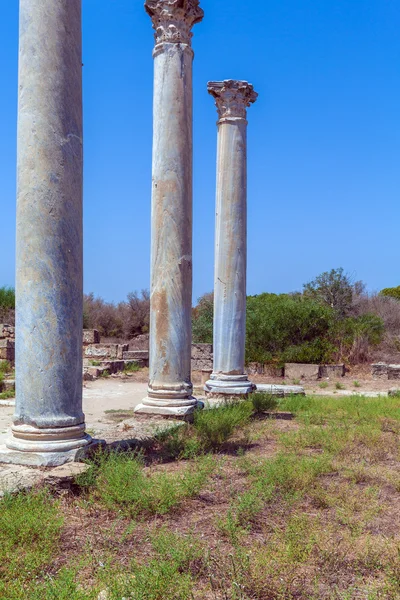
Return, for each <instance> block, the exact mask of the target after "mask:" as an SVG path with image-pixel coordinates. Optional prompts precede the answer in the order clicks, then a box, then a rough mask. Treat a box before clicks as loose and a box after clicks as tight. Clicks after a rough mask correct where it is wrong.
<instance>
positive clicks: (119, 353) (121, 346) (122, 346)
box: [117, 344, 129, 360]
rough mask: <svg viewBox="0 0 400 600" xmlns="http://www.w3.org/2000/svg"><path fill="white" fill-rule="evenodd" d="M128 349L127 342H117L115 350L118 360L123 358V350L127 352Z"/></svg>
mask: <svg viewBox="0 0 400 600" xmlns="http://www.w3.org/2000/svg"><path fill="white" fill-rule="evenodd" d="M128 350H129V344H119V346H118V350H117V358H118V359H119V360H123V358H124V352H127V351H128Z"/></svg>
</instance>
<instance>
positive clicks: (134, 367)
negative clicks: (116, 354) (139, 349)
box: [124, 362, 140, 373]
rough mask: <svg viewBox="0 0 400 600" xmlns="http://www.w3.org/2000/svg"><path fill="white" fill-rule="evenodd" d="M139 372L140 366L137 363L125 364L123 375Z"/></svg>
mask: <svg viewBox="0 0 400 600" xmlns="http://www.w3.org/2000/svg"><path fill="white" fill-rule="evenodd" d="M138 371H140V365H139V364H138V363H137V362H128V363H125V367H124V373H137V372H138Z"/></svg>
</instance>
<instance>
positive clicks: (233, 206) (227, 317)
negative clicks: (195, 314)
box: [206, 81, 257, 395]
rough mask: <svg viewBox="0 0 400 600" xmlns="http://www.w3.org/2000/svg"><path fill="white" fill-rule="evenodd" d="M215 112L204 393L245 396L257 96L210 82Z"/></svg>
mask: <svg viewBox="0 0 400 600" xmlns="http://www.w3.org/2000/svg"><path fill="white" fill-rule="evenodd" d="M208 89H209V92H210V93H211V94H212V95H213V96H214V97H215V99H216V104H217V108H218V112H219V117H220V118H219V121H218V153H217V196H216V236H215V237H216V239H215V277H214V369H213V374H212V376H211V380H210V381H209V382H207V384H206V391H207V392H210V393H215V394H228V395H234V394H247V393H249V392H250V391H252V389H253V384H251V383H250V382H249V381H248V378H247V375H246V374H245V368H244V366H245V341H246V266H247V121H246V107H247V106H249V105H250V103H251V102H254V101H255V99H256V97H257V95H256V94H255V92H254V91H253V87H252V86H250V85H249V84H247V83H246V82H234V81H225V82H212V83H209V86H208Z"/></svg>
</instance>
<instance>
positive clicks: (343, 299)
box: [303, 268, 365, 317]
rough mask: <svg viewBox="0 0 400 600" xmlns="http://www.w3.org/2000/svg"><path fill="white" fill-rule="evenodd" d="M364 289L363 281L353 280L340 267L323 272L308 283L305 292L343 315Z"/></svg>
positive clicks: (304, 288) (309, 296)
mask: <svg viewBox="0 0 400 600" xmlns="http://www.w3.org/2000/svg"><path fill="white" fill-rule="evenodd" d="M364 289H365V286H364V284H363V283H362V282H361V281H356V282H353V281H352V280H351V278H350V276H349V275H347V274H346V273H345V272H344V271H343V269H342V268H340V269H332V270H331V271H326V272H324V273H321V275H318V277H316V278H315V279H313V281H310V283H306V284H305V285H304V286H303V293H304V296H305V297H308V298H311V299H313V300H316V301H317V302H322V303H323V304H326V305H327V306H330V307H331V308H333V309H334V310H335V311H336V313H338V314H339V315H340V316H341V317H343V316H345V315H346V314H348V313H349V312H350V310H351V307H352V303H353V296H357V295H361V294H362V293H363V292H364Z"/></svg>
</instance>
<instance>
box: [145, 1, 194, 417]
mask: <svg viewBox="0 0 400 600" xmlns="http://www.w3.org/2000/svg"><path fill="white" fill-rule="evenodd" d="M145 8H146V11H147V13H148V14H149V15H150V17H151V20H152V23H153V28H154V29H155V32H156V33H155V48H154V53H153V57H154V106H153V115H154V116H153V118H154V124H153V188H152V211H151V221H152V223H151V227H152V233H151V300H150V381H149V388H148V395H147V397H146V398H145V399H144V400H143V402H142V404H140V405H139V406H138V407H137V408H136V412H138V413H148V414H161V415H167V416H168V415H170V416H184V415H186V414H189V413H191V412H193V410H194V409H195V407H196V405H197V402H196V400H195V398H193V397H192V391H193V386H192V383H191V341H192V335H191V311H192V157H193V141H192V128H193V117H192V103H193V100H192V63H193V50H192V47H191V39H192V35H193V34H192V33H191V29H192V27H193V25H195V24H196V23H199V22H200V21H201V20H202V19H203V15H204V13H203V10H202V9H201V8H200V6H199V0H146V3H145Z"/></svg>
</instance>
